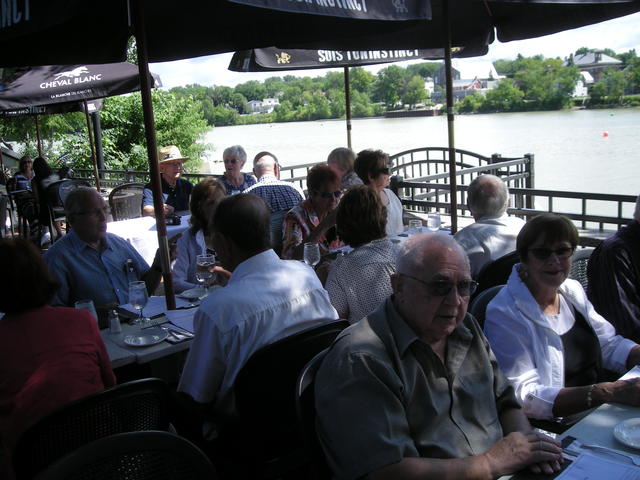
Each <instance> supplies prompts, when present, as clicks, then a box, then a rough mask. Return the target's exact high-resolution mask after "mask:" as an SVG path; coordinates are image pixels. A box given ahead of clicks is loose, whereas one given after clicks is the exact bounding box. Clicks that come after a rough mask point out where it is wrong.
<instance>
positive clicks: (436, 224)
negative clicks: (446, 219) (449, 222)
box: [427, 215, 442, 232]
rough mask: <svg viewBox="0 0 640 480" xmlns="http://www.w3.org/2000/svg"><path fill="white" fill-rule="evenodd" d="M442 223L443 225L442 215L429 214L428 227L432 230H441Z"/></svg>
mask: <svg viewBox="0 0 640 480" xmlns="http://www.w3.org/2000/svg"><path fill="white" fill-rule="evenodd" d="M440 225H442V220H441V219H440V215H429V217H428V218H427V228H428V229H429V230H430V231H431V232H437V231H438V230H440Z"/></svg>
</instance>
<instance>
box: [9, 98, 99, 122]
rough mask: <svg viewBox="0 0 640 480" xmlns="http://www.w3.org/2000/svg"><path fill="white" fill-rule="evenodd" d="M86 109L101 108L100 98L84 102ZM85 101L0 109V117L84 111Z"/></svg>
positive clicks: (90, 111) (91, 110)
mask: <svg viewBox="0 0 640 480" xmlns="http://www.w3.org/2000/svg"><path fill="white" fill-rule="evenodd" d="M86 110H87V111H88V112H89V113H94V112H99V111H100V110H102V99H96V100H89V101H88V102H86ZM84 111H85V102H84V101H78V102H68V103H56V104H52V105H34V106H31V107H24V108H19V109H17V110H1V111H0V117H5V118H12V117H20V116H23V115H53V114H56V113H71V112H84Z"/></svg>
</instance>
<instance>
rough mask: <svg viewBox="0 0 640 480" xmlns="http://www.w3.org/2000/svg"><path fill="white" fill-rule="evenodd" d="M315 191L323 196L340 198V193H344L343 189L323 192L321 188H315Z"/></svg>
mask: <svg viewBox="0 0 640 480" xmlns="http://www.w3.org/2000/svg"><path fill="white" fill-rule="evenodd" d="M313 193H314V194H315V195H318V196H319V197H322V198H331V197H336V198H340V195H342V190H336V191H335V192H321V191H319V190H313Z"/></svg>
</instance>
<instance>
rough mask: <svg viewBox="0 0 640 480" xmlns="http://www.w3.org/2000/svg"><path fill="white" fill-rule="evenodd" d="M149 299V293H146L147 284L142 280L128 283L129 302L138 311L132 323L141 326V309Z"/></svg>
mask: <svg viewBox="0 0 640 480" xmlns="http://www.w3.org/2000/svg"><path fill="white" fill-rule="evenodd" d="M148 301H149V294H148V293H147V284H146V283H144V282H131V283H129V303H130V304H131V306H132V307H133V308H135V309H136V310H137V311H138V314H139V317H138V319H137V320H135V321H134V322H133V323H134V324H135V325H140V326H142V324H143V320H142V310H143V309H144V306H145V305H146V304H147V302H148Z"/></svg>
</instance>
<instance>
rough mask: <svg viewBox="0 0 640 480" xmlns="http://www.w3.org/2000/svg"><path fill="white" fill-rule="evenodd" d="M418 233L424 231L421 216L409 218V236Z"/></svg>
mask: <svg viewBox="0 0 640 480" xmlns="http://www.w3.org/2000/svg"><path fill="white" fill-rule="evenodd" d="M416 233H422V220H420V219H419V218H416V219H411V220H409V228H408V229H407V235H408V236H411V235H415V234H416Z"/></svg>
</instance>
